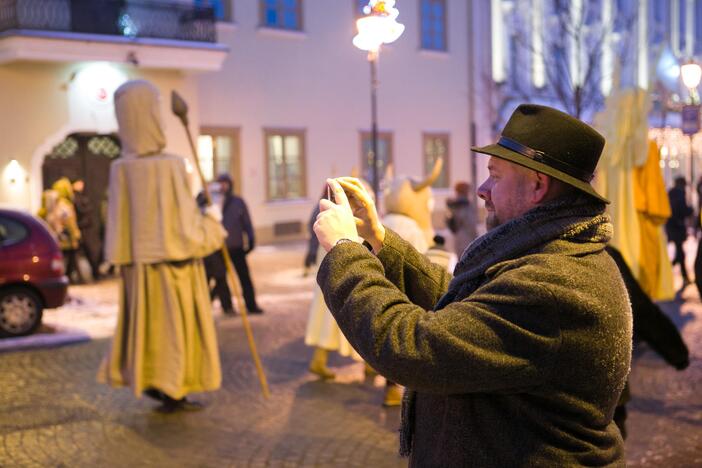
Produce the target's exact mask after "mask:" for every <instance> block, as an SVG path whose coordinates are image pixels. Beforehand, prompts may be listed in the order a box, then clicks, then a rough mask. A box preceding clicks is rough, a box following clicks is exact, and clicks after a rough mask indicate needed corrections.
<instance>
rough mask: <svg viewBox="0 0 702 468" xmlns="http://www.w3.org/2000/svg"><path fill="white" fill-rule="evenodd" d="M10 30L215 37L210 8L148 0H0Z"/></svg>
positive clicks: (0, 17) (2, 22) (1, 23)
mask: <svg viewBox="0 0 702 468" xmlns="http://www.w3.org/2000/svg"><path fill="white" fill-rule="evenodd" d="M12 30H36V31H62V32H77V33H89V34H104V35H112V36H124V37H130V38H142V37H144V38H146V37H148V38H159V39H177V40H182V41H198V42H216V40H217V36H216V30H215V17H214V11H213V9H212V7H200V6H195V5H193V4H187V3H178V2H161V1H148V0H135V1H130V0H0V33H2V32H6V31H12Z"/></svg>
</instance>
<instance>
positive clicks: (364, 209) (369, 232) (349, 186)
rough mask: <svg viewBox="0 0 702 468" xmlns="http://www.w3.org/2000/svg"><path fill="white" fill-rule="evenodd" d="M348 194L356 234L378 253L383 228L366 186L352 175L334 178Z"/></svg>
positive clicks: (381, 242) (383, 232) (383, 235)
mask: <svg viewBox="0 0 702 468" xmlns="http://www.w3.org/2000/svg"><path fill="white" fill-rule="evenodd" d="M336 180H337V181H338V182H339V184H340V185H341V187H342V188H343V189H344V192H345V195H347V196H348V200H349V204H350V206H351V211H352V212H353V215H354V217H355V219H356V228H357V229H358V234H359V235H360V236H361V237H363V238H364V239H365V240H367V241H368V243H369V244H370V245H371V247H373V252H375V253H378V252H379V251H380V249H381V248H382V247H383V241H384V240H385V228H384V227H383V225H382V223H381V222H380V219H378V212H377V210H376V208H375V203H374V202H373V197H372V196H371V195H370V194H369V193H368V191H367V190H366V187H364V185H363V184H362V183H361V181H359V180H358V179H356V178H354V177H339V178H338V179H336Z"/></svg>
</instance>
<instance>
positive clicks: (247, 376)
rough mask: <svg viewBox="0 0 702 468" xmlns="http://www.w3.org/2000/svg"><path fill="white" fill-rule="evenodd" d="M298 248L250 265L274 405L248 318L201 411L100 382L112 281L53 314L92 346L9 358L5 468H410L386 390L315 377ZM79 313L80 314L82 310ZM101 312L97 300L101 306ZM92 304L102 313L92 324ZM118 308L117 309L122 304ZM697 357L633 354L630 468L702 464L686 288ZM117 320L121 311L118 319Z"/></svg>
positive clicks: (231, 329)
mask: <svg viewBox="0 0 702 468" xmlns="http://www.w3.org/2000/svg"><path fill="white" fill-rule="evenodd" d="M303 249H304V247H303V246H302V244H290V245H284V246H280V247H277V248H272V247H265V246H262V247H259V248H257V249H256V251H255V252H254V253H253V254H252V256H251V261H252V266H253V275H254V281H255V283H256V286H257V289H258V292H259V297H260V303H261V305H262V307H263V308H264V309H265V311H266V313H265V314H264V315H262V316H252V317H250V319H251V323H252V326H253V328H254V334H255V337H256V342H257V344H258V347H259V352H260V353H261V355H262V359H263V365H264V367H265V369H266V373H267V376H268V380H269V384H270V387H271V393H272V396H271V398H270V399H269V400H264V399H263V397H262V396H261V393H260V389H259V385H258V381H257V379H256V374H255V370H254V366H253V363H252V361H251V359H250V357H249V353H248V349H247V347H246V339H245V335H244V333H243V330H242V327H241V321H240V319H239V318H238V317H232V318H229V317H221V316H220V314H219V313H218V312H215V316H216V320H217V327H218V336H219V342H220V349H221V357H222V365H223V374H224V378H223V385H222V389H221V390H219V391H217V392H214V393H209V394H203V395H198V396H197V398H198V399H199V400H200V401H203V402H205V403H207V408H206V409H205V410H204V411H202V412H199V413H182V414H175V415H160V414H158V413H155V412H153V411H152V407H153V406H154V404H153V403H152V402H150V401H148V400H143V399H142V400H137V399H135V398H134V397H133V395H132V394H131V393H130V392H129V390H126V389H120V390H114V389H110V388H108V387H105V386H102V385H99V384H97V383H96V382H95V373H96V370H97V368H98V365H99V363H100V360H101V358H102V356H103V354H104V353H105V350H106V348H107V346H108V344H109V341H108V339H107V338H99V337H100V336H104V335H105V331H104V330H107V329H109V327H111V326H112V324H113V323H114V313H113V312H112V313H110V312H109V310H113V311H114V310H115V309H114V305H110V304H111V301H113V298H114V297H115V294H116V283H115V282H114V281H106V282H104V283H101V286H100V287H82V288H72V291H71V293H72V294H73V295H74V296H75V301H76V302H75V303H72V304H71V305H69V307H67V308H66V310H65V311H63V312H62V310H57V311H55V312H54V313H51V314H49V315H47V320H48V321H49V322H51V323H52V324H54V325H55V326H64V325H67V324H72V325H73V326H74V327H78V326H83V325H82V324H86V325H85V326H86V333H88V334H89V335H90V336H92V337H94V338H95V339H94V340H93V341H91V342H89V343H83V344H76V345H70V346H64V347H59V348H52V349H41V350H33V351H17V352H10V353H3V354H0V466H2V467H15V466H20V467H25V466H27V467H33V466H42V467H44V466H50V467H74V466H75V467H84V466H85V467H92V466H101V467H103V466H104V467H132V466H159V467H160V466H168V467H210V466H211V467H220V466H225V467H239V466H242V467H243V466H253V467H258V466H261V467H263V466H270V467H288V466H290V467H297V466H322V467H325V466H368V467H392V466H405V465H406V461H405V460H402V459H400V458H398V456H397V427H398V425H399V411H398V410H397V409H396V408H395V409H383V408H382V407H381V406H380V402H381V400H382V379H381V378H376V379H375V380H374V381H372V382H371V381H364V380H363V368H362V365H361V364H357V363H353V362H352V361H351V360H348V359H344V358H339V357H333V358H332V359H331V362H330V364H331V365H332V366H333V367H334V370H335V371H337V379H336V380H335V381H334V382H328V383H325V382H321V381H318V380H316V379H315V378H314V377H312V376H311V375H309V374H308V373H307V371H306V367H307V364H308V360H309V358H310V356H311V349H309V348H307V347H306V346H305V345H304V343H303V341H302V337H303V334H304V329H305V324H306V318H307V308H308V305H309V302H310V300H311V297H312V293H311V290H312V287H313V284H314V280H313V278H312V277H307V278H303V277H302V270H301V267H300V266H301V264H302V258H303ZM80 301H82V302H80ZM91 301H92V302H91ZM93 304H98V305H99V306H98V307H96V308H95V310H94V311H92V312H91V308H92V305H93ZM112 304H113V303H112ZM664 307H665V310H666V312H667V313H668V314H669V315H670V316H671V317H672V318H673V319H674V320H675V321H676V323H677V324H678V326H679V327H680V328H681V330H682V332H683V336H684V338H685V340H686V342H687V343H688V345H689V346H690V349H691V353H692V362H691V365H690V367H689V368H688V369H687V370H685V371H682V372H678V371H675V370H674V369H673V368H671V367H669V366H667V365H666V364H665V363H664V362H663V361H662V360H661V359H660V358H658V356H656V355H655V354H654V353H653V352H652V351H650V350H648V349H647V348H645V347H640V348H638V349H637V351H636V356H635V361H634V364H633V368H632V375H631V386H632V401H631V403H630V404H629V405H628V408H629V420H628V427H629V434H630V436H629V439H628V440H627V444H626V449H627V461H628V464H629V466H645V467H654V466H655V467H659V466H665V467H678V466H679V467H692V466H702V305H701V304H700V301H699V296H698V294H697V291H696V288H695V287H694V286H689V287H688V288H687V289H686V290H685V291H684V293H683V295H682V300H680V301H678V302H670V303H666V304H664ZM110 308H112V309H110Z"/></svg>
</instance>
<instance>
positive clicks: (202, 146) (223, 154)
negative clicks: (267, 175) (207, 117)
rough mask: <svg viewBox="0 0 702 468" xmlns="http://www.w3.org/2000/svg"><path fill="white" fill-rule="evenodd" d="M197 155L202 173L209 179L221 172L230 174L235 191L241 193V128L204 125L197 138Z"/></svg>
mask: <svg viewBox="0 0 702 468" xmlns="http://www.w3.org/2000/svg"><path fill="white" fill-rule="evenodd" d="M197 157H198V161H199V163H200V169H201V170H202V175H203V177H204V178H205V180H207V181H211V180H214V179H215V178H216V177H217V176H218V175H219V174H224V173H226V174H229V175H230V177H231V178H232V180H233V181H234V191H235V192H237V193H240V191H241V180H240V177H239V129H237V128H214V127H204V128H201V129H200V136H199V137H198V138H197Z"/></svg>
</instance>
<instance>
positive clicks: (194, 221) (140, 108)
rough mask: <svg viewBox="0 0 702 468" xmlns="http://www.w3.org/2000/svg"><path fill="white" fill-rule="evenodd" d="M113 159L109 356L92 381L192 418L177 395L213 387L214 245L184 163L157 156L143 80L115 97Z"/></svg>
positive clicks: (215, 234)
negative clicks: (113, 311) (114, 291)
mask: <svg viewBox="0 0 702 468" xmlns="http://www.w3.org/2000/svg"><path fill="white" fill-rule="evenodd" d="M114 101H115V112H116V114H117V122H118V123H119V136H120V139H121V143H122V158H121V159H119V160H118V161H115V162H114V163H113V164H112V167H111V169H110V185H109V192H108V193H109V195H108V209H107V227H106V239H105V256H106V259H107V261H108V262H110V263H111V264H113V265H118V266H119V267H120V272H121V279H122V281H121V285H120V305H119V317H118V321H117V328H116V330H115V334H114V338H113V341H112V347H111V349H110V351H109V352H108V354H107V356H106V357H105V359H104V360H103V363H102V365H101V368H100V371H99V373H98V380H100V381H101V382H104V383H107V384H109V385H111V386H113V387H122V386H129V387H131V388H132V390H133V391H134V394H135V395H136V396H137V397H141V395H142V394H146V395H147V396H150V397H152V398H155V399H157V400H160V401H161V402H162V404H161V406H160V407H158V408H157V410H158V411H161V412H165V413H169V412H173V411H178V410H188V409H197V408H199V407H201V405H198V404H197V403H194V402H192V401H188V400H187V399H186V395H188V394H190V393H194V392H204V391H211V390H216V389H217V388H219V386H220V383H221V370H220V362H219V354H218V349H217V340H216V334H215V328H214V321H213V318H212V309H211V304H210V298H209V289H208V286H207V282H206V279H205V270H204V266H203V263H202V258H203V257H204V256H206V255H208V254H210V253H212V252H213V251H215V250H217V249H218V248H220V247H221V246H222V243H223V241H224V237H225V235H226V233H225V231H224V229H223V228H222V226H221V224H220V222H219V220H218V219H216V217H214V216H212V215H210V214H202V213H201V212H200V210H199V209H198V207H197V205H196V203H195V199H194V198H193V195H192V193H191V189H190V187H189V184H188V177H187V174H186V171H185V160H184V159H183V158H182V157H180V156H176V155H171V154H165V153H163V149H164V147H165V145H166V140H165V138H164V135H163V130H162V127H161V116H160V104H159V93H158V90H157V89H156V87H155V86H153V85H152V84H151V83H149V82H147V81H142V80H137V81H130V82H127V83H125V84H123V85H122V86H120V87H119V88H118V89H117V91H115V97H114Z"/></svg>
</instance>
